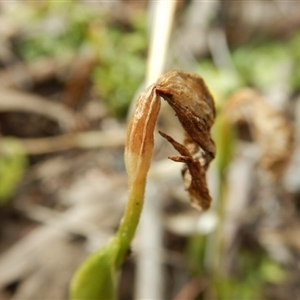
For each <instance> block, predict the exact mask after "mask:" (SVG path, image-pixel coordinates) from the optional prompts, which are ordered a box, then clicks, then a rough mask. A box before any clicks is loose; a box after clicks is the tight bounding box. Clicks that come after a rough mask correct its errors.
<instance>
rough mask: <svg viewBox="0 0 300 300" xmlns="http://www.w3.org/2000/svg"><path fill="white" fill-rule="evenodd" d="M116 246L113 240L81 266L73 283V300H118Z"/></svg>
mask: <svg viewBox="0 0 300 300" xmlns="http://www.w3.org/2000/svg"><path fill="white" fill-rule="evenodd" d="M115 250H116V245H115V243H114V242H113V240H112V241H111V242H110V243H108V244H107V245H106V246H104V247H103V248H101V249H100V250H98V251H97V252H95V253H94V254H92V255H91V256H90V257H88V259H87V260H86V261H85V262H84V263H83V264H82V265H81V266H80V268H79V269H78V271H77V272H76V274H75V276H74V277H73V280H72V283H71V291H70V294H71V295H70V296H71V297H70V298H71V299H72V300H83V299H90V300H104V299H105V300H114V299H116V285H117V268H116V263H115V262H116V251H115Z"/></svg>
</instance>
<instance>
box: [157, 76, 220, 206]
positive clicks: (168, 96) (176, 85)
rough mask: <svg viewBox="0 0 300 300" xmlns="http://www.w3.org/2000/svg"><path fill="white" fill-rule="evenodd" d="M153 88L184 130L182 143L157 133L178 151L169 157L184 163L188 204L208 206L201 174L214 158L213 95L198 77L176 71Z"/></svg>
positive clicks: (204, 173) (205, 186)
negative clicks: (167, 104)
mask: <svg viewBox="0 0 300 300" xmlns="http://www.w3.org/2000/svg"><path fill="white" fill-rule="evenodd" d="M156 90H157V91H158V93H159V95H160V96H161V97H163V98H164V99H165V100H166V101H167V102H168V103H169V104H170V106H171V107H172V108H173V110H174V111H175V113H176V116H177V117H178V119H179V121H180V123H181V124H182V127H183V128H184V130H185V139H184V142H183V145H182V144H180V143H178V142H176V141H175V140H174V139H172V138H171V137H170V136H168V135H166V134H163V133H161V135H162V136H163V137H165V138H166V139H167V140H168V141H169V142H170V143H171V144H172V145H173V146H174V148H175V149H176V150H177V151H178V152H179V153H180V154H181V156H173V157H170V159H172V160H174V161H177V162H183V163H185V164H186V166H187V167H185V168H184V169H183V171H182V175H183V180H184V184H185V186H186V189H187V191H188V192H189V194H190V198H191V203H192V205H193V206H195V207H197V208H200V209H208V208H209V206H210V203H211V197H210V195H209V192H208V188H207V184H206V177H205V176H206V170H207V168H208V166H209V163H210V162H211V160H212V159H213V158H214V157H215V144H214V142H213V141H212V139H211V136H210V128H211V126H212V125H213V123H214V119H215V107H214V101H213V97H212V96H211V94H210V92H209V90H208V88H207V87H206V85H205V83H204V81H203V79H202V78H201V77H199V76H197V75H196V74H190V73H186V72H182V71H176V70H175V71H171V72H168V73H167V74H165V75H164V76H162V77H161V78H160V79H159V80H158V81H157V84H156Z"/></svg>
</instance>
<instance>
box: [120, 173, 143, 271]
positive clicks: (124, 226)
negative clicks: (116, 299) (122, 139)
mask: <svg viewBox="0 0 300 300" xmlns="http://www.w3.org/2000/svg"><path fill="white" fill-rule="evenodd" d="M145 186H146V178H143V179H142V180H139V181H138V182H137V181H135V182H133V183H132V184H131V186H130V187H129V193H128V201H127V205H126V209H125V213H124V216H123V219H122V221H121V223H120V226H119V229H118V232H117V234H116V235H115V237H114V241H115V242H116V243H117V244H118V250H117V251H118V254H117V257H116V267H117V268H119V266H120V265H121V264H122V262H123V260H124V258H125V256H126V253H127V252H128V249H129V247H130V243H131V240H132V239H133V237H134V234H135V231H136V228H137V226H138V223H139V220H140V216H141V212H142V208H143V204H144V193H145Z"/></svg>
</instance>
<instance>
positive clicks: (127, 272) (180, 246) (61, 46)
mask: <svg viewBox="0 0 300 300" xmlns="http://www.w3.org/2000/svg"><path fill="white" fill-rule="evenodd" d="M156 5H157V2H153V1H126V0H116V1H84V0H82V1H79V0H78V1H71V0H70V1H41V2H36V1H2V2H1V3H0V205H1V207H0V299H1V300H9V299H67V297H68V284H69V282H70V279H71V277H72V274H73V273H74V272H75V270H76V269H77V268H78V266H79V265H80V263H81V262H82V261H83V260H84V259H85V258H86V257H87V256H88V255H89V254H90V253H92V252H93V251H95V250H96V249H98V248H99V247H101V246H102V245H103V244H104V243H105V242H106V241H107V240H108V239H109V237H111V236H112V235H113V234H114V232H115V231H116V229H117V227H118V224H119V221H120V219H121V217H122V213H123V209H124V207H125V204H126V196H127V176H126V171H125V168H124V161H123V152H124V141H125V135H126V126H127V125H126V124H127V120H128V116H129V115H130V111H131V103H133V102H134V99H136V97H137V95H139V93H140V92H141V91H142V90H143V88H144V80H145V74H146V71H147V64H149V61H148V48H149V45H150V43H153V40H151V39H153V35H152V38H151V28H153V26H154V23H155V22H156V18H155V14H156V13H157V12H156V10H155V6H156ZM164 14H168V11H165V12H163V14H162V15H164ZM171 19H172V24H173V26H172V30H171V32H170V35H169V36H168V37H166V39H168V41H167V43H168V48H167V55H166V58H165V61H164V71H168V70H171V69H174V68H178V69H183V70H185V71H189V72H195V73H197V74H199V75H200V76H202V77H203V78H204V79H205V81H206V83H207V85H208V87H209V88H210V90H211V92H212V94H213V95H214V97H215V100H216V106H217V111H218V116H217V124H216V126H215V128H214V129H213V132H212V133H213V136H214V139H215V142H216V145H217V158H216V160H215V162H214V164H213V165H212V167H211V169H210V170H209V174H208V181H209V186H210V192H211V195H212V198H213V204H212V208H211V209H210V210H208V211H207V212H199V211H197V210H195V209H194V208H192V207H190V205H189V200H188V194H187V193H186V192H185V191H184V186H183V184H182V180H181V175H180V168H181V166H180V164H176V163H174V162H171V161H168V160H167V156H169V155H174V154H175V153H174V149H173V148H172V147H171V146H170V145H168V144H167V143H166V142H165V141H163V139H162V138H161V137H159V136H156V140H155V141H156V142H155V143H156V145H155V152H154V157H153V166H152V167H151V169H150V172H149V180H148V185H147V192H146V204H145V209H144V211H143V215H142V220H141V226H140V228H139V232H138V233H137V236H136V238H135V240H134V241H133V244H132V254H131V255H130V257H129V258H128V259H127V261H126V262H125V263H124V265H123V267H122V272H121V277H120V285H119V299H120V300H127V299H128V300H129V299H154V300H159V299H174V300H196V299H197V300H200V299H204V300H205V299H238V300H242V299H272V300H274V299H278V300H279V299H300V284H299V282H300V220H299V214H300V148H299V132H300V3H299V2H298V1H277V0H264V1H259V0H257V1H226V0H220V1H197V0H186V1H184V0H181V1H178V2H176V3H175V11H174V13H173V14H172V15H171ZM148 68H149V66H148ZM244 87H250V88H252V89H253V90H255V91H257V93H259V94H260V95H262V96H261V97H263V98H264V99H266V103H267V104H266V105H267V108H266V110H267V111H268V112H270V113H269V115H272V116H274V115H275V119H276V116H280V117H279V119H280V121H278V122H279V123H280V124H282V123H284V124H288V125H286V126H287V127H286V128H288V129H286V131H287V134H286V135H285V134H283V135H281V134H279V132H280V130H281V128H280V126H279V128H278V126H277V125H278V124H277V123H276V120H277V119H276V120H275V123H276V124H277V125H276V126H277V127H276V126H273V127H272V126H271V129H270V131H268V134H267V135H265V133H264V134H261V135H262V137H261V138H257V136H260V132H262V131H263V130H261V129H260V127H259V126H258V125H257V126H256V127H255V126H254V127H253V126H252V127H251V124H252V125H253V123H255V124H257V123H258V122H255V121H253V120H252V119H251V118H255V117H257V116H259V118H260V119H259V120H262V119H263V120H262V122H265V123H266V124H271V121H269V119H268V118H267V117H266V119H264V118H265V116H266V115H268V114H262V116H261V114H260V112H261V111H264V110H265V108H264V107H263V108H261V109H260V108H258V110H257V111H255V110H254V112H253V113H252V115H251V116H247V117H244V118H243V120H242V121H243V122H233V123H234V124H235V126H231V124H230V125H229V124H228V123H229V122H223V121H222V118H221V121H218V118H220V116H222V115H224V114H225V113H224V112H225V111H228V109H226V108H224V107H226V105H227V104H226V103H227V100H226V99H228V97H229V98H230V95H231V94H232V93H235V92H236V91H239V90H240V89H241V88H244ZM246 111H247V112H249V111H252V110H251V107H250V108H248V107H246ZM232 119H235V117H234V116H232ZM237 119H240V118H239V117H237ZM283 120H284V121H283ZM238 121H241V120H238ZM251 122H252V123H251ZM236 123H239V124H236ZM240 123H242V124H240ZM249 124H250V126H249ZM255 124H254V125H255ZM157 127H158V129H162V130H163V131H164V132H166V133H168V134H170V135H172V136H174V137H176V138H177V137H178V139H180V138H181V137H182V129H181V128H180V126H179V124H178V121H177V119H176V117H175V116H174V112H173V111H172V110H171V109H170V108H169V107H165V106H163V109H162V112H161V114H160V119H159V122H158V125H157ZM291 136H293V137H294V138H291ZM276 139H277V140H276ZM285 139H290V140H291V141H290V143H286V144H285V143H284V140H285ZM262 140H263V141H266V144H267V146H268V145H269V148H268V147H267V146H266V147H267V148H264V149H262V148H261V147H260V146H261V145H262V142H261V141H262ZM274 140H276V141H274ZM274 143H275V144H276V143H277V144H276V145H278V144H284V145H288V146H286V147H285V153H284V157H282V160H283V161H284V168H283V169H280V174H279V173H276V174H275V176H274V170H273V169H272V170H271V172H270V169H268V168H267V170H266V168H264V166H265V164H264V163H262V162H263V160H264V161H266V159H268V155H270V157H272V155H273V156H274V153H273V152H274V151H273V150H274V148H276V147H273V146H274ZM266 149H267V150H266ZM276 149H277V148H276ZM276 154H277V152H276V151H275V156H276ZM272 172H273V173H272ZM270 173H271V175H270ZM274 177H275V179H274Z"/></svg>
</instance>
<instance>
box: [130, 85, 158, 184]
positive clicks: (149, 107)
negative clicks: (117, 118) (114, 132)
mask: <svg viewBox="0 0 300 300" xmlns="http://www.w3.org/2000/svg"><path fill="white" fill-rule="evenodd" d="M159 110H160V97H159V95H158V94H157V93H156V90H155V86H154V85H151V86H150V87H148V88H147V89H145V90H144V92H143V93H142V94H141V95H140V97H139V98H138V100H137V102H136V104H135V107H134V110H133V114H132V116H131V118H130V122H129V125H128V130H127V138H126V145H125V165H126V170H127V173H128V178H129V182H133V181H136V180H144V179H145V177H146V175H147V172H148V169H149V167H150V162H151V157H152V150H153V146H154V138H153V133H154V128H155V124H156V121H157V116H158V112H159Z"/></svg>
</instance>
